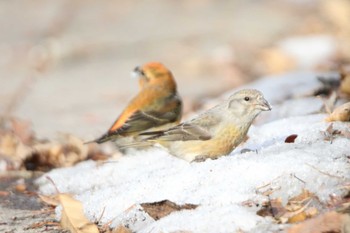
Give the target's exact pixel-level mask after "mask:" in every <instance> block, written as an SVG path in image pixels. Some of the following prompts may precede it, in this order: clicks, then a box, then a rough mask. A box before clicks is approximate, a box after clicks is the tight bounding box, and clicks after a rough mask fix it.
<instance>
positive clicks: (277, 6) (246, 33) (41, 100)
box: [0, 0, 350, 139]
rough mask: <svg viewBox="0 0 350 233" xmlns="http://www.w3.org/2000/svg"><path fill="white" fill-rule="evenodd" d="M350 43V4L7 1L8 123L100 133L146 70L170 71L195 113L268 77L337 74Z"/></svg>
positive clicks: (1, 105) (4, 95) (1, 67)
mask: <svg viewBox="0 0 350 233" xmlns="http://www.w3.org/2000/svg"><path fill="white" fill-rule="evenodd" d="M349 38H350V1H348V0H279V1H276V0H245V1H240V0H227V1H224V0H219V1H218V0H217V1H209V0H192V1H183V0H178V1H174V0H173V1H170V0H168V1H164V0H163V1H162V0H150V1H120V0H113V1H112V0H111V1H93V0H84V1H83V0H26V1H23V0H22V1H21V0H11V1H0V82H1V85H0V115H1V124H2V125H5V124H6V122H7V121H8V119H10V118H12V117H17V118H21V119H24V120H28V121H29V122H31V123H32V127H33V130H34V132H35V133H36V135H37V136H38V137H40V138H52V137H54V136H55V134H56V133H57V132H66V133H71V134H74V135H77V136H79V137H81V138H83V139H92V138H94V137H96V136H100V134H102V133H104V132H105V131H106V130H107V128H108V127H109V126H110V125H111V124H112V122H113V121H114V120H115V119H116V117H117V116H118V115H119V113H120V111H121V110H122V109H123V108H124V107H125V105H126V103H127V101H129V100H130V99H131V98H132V97H133V96H134V95H135V94H136V92H137V90H138V85H137V80H136V79H133V78H132V77H131V76H130V73H131V71H132V70H133V69H134V67H135V66H137V65H141V64H143V63H145V62H149V61H160V62H162V63H163V64H165V65H166V66H167V67H169V68H170V69H171V70H172V72H173V74H174V76H175V78H176V80H177V83H178V89H179V92H180V94H181V96H182V97H183V99H184V104H185V113H188V112H191V111H193V110H196V109H198V108H199V107H200V105H201V104H202V103H203V101H205V100H206V99H208V98H212V97H215V96H219V95H221V94H222V93H224V92H225V91H228V90H230V89H232V88H234V87H237V86H240V85H242V84H245V83H248V82H251V81H254V80H256V79H258V78H261V77H263V76H271V75H274V74H281V73H286V72H290V71H294V70H312V71H316V72H323V71H331V70H336V69H338V67H339V66H340V65H342V64H343V63H346V62H347V61H348V59H349V57H350V40H349ZM271 91H273V90H271Z"/></svg>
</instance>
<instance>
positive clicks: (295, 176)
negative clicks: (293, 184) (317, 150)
mask: <svg viewBox="0 0 350 233" xmlns="http://www.w3.org/2000/svg"><path fill="white" fill-rule="evenodd" d="M291 175H292V176H293V177H294V178H296V179H297V180H299V181H300V182H302V183H303V184H306V182H305V181H304V180H302V179H300V178H299V177H297V176H296V175H295V174H294V173H292V174H291Z"/></svg>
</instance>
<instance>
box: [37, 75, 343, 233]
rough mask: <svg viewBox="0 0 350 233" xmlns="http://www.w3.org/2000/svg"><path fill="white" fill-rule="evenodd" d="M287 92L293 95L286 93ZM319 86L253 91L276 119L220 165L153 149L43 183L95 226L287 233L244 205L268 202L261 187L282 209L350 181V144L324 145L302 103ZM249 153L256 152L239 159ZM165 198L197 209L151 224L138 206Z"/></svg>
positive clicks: (314, 117)
mask: <svg viewBox="0 0 350 233" xmlns="http://www.w3.org/2000/svg"><path fill="white" fill-rule="evenodd" d="M300 77H302V78H300ZM305 78H307V79H306V80H305ZM291 79H294V82H291ZM283 81H284V82H283ZM276 83H277V84H276ZM300 83H302V84H303V85H302V86H300ZM285 85H287V86H288V89H282V88H281V86H285ZM269 86H270V88H271V87H272V86H273V87H274V88H273V89H270V88H268V87H269ZM317 86H318V82H317V81H316V77H315V75H312V74H309V73H304V74H300V75H295V74H294V76H293V75H286V76H283V77H279V78H266V79H264V80H262V81H259V82H258V83H255V84H252V85H250V87H254V88H257V89H259V90H261V91H262V92H263V93H264V94H265V96H266V98H267V99H268V100H270V101H271V102H272V103H273V104H274V109H273V111H275V113H274V114H272V113H271V114H272V115H270V116H269V117H268V118H266V117H265V120H263V121H261V120H260V123H261V124H260V125H259V126H252V127H251V128H250V130H249V139H248V141H247V142H246V143H244V144H243V145H240V146H239V147H238V148H236V149H235V150H234V151H233V152H232V153H231V155H229V156H225V157H221V158H219V159H217V160H206V161H205V162H201V163H188V162H186V161H183V160H181V159H178V158H175V157H172V156H170V155H169V154H168V153H167V152H166V151H164V150H161V149H157V148H154V149H149V150H147V151H140V152H135V153H133V154H131V155H129V156H124V157H122V158H120V159H118V160H114V161H108V162H106V163H104V164H102V165H100V164H97V163H95V162H92V161H86V162H82V163H80V164H77V165H76V166H74V167H71V168H62V169H56V170H53V171H51V172H49V173H48V174H46V175H45V176H50V177H51V178H52V179H53V180H54V182H55V184H56V185H57V187H58V189H59V190H60V191H61V192H67V193H73V194H75V197H76V198H77V199H78V200H80V201H82V202H83V204H84V208H85V212H86V214H87V216H88V217H89V218H90V219H91V220H92V221H95V220H96V219H98V218H99V217H100V215H101V213H102V211H103V209H105V210H104V214H103V217H102V222H108V221H111V220H112V221H113V224H112V225H114V226H117V225H119V224H124V225H128V227H130V228H131V229H133V230H134V231H137V232H173V231H178V230H184V231H191V232H235V231H236V230H239V229H240V230H243V231H246V232H272V231H276V230H277V229H279V228H280V227H283V226H278V225H277V224H275V223H274V222H273V220H272V219H271V218H269V217H267V218H263V217H260V216H258V215H256V211H257V210H258V209H259V208H258V207H247V206H245V205H243V204H242V202H245V201H247V200H252V201H254V202H255V203H259V204H261V203H262V202H263V201H266V198H267V197H266V196H263V195H261V194H260V193H259V192H257V188H259V187H261V186H263V185H265V184H268V183H271V186H272V187H278V188H276V191H275V192H273V194H272V195H271V197H272V198H275V197H281V198H282V200H283V201H284V202H286V201H287V200H288V198H290V197H291V196H293V195H297V194H298V193H300V191H301V189H303V188H306V189H308V190H309V191H311V192H314V193H315V194H316V195H317V196H319V197H320V199H321V201H325V200H327V199H328V198H329V195H330V194H332V193H336V194H340V193H341V189H340V184H342V183H343V182H344V181H345V179H349V178H350V173H349V163H347V162H348V161H347V160H348V159H347V158H346V155H349V153H350V140H349V139H346V138H344V137H337V136H336V137H335V138H334V140H333V141H332V142H330V141H327V140H325V135H324V131H325V130H326V128H327V127H328V125H329V123H326V122H324V121H323V119H324V118H325V115H324V114H310V111H311V110H310V109H313V108H314V107H315V106H309V107H308V105H313V104H314V103H313V102H312V101H313V100H315V99H316V98H310V97H302V96H303V95H302V94H305V93H308V92H309V91H310V90H312V89H315V88H316V87H317ZM290 96H300V98H297V99H296V100H294V102H295V104H294V103H293V100H290V99H289V100H287V99H288V98H289V97H290ZM303 100H305V102H304V101H303ZM287 102H289V104H290V105H291V106H294V109H293V110H292V111H286V110H285V109H286V108H285V107H284V106H285V105H286V103H287ZM298 106H299V108H298ZM305 108H307V109H305ZM283 109H284V110H283ZM288 109H289V108H287V110H288ZM315 109H316V108H315ZM282 110H283V111H284V112H283V113H282V112H281V111H282ZM312 111H314V110H312ZM312 111H311V112H312ZM296 113H297V114H296ZM306 114H308V115H306ZM262 115H264V113H262ZM296 115H298V116H296ZM279 116H283V118H280V117H279ZM262 117H263V116H262ZM278 118H280V119H278ZM268 121H269V123H265V124H262V122H268ZM333 127H334V128H335V129H338V130H345V129H348V130H349V128H350V125H349V123H341V122H336V123H334V125H333ZM291 134H297V135H298V137H297V138H296V140H295V143H285V142H284V140H285V138H286V137H287V136H289V135H291ZM244 148H248V149H251V150H252V151H250V152H247V153H243V154H242V153H240V152H241V150H242V149H244ZM315 167H316V168H317V169H318V170H317V169H315ZM320 171H322V172H325V173H329V174H331V175H332V176H329V175H325V174H323V173H321V172H320ZM37 183H38V184H39V185H40V190H41V192H42V193H44V194H52V193H55V189H54V187H53V186H52V185H51V184H50V183H49V182H48V181H47V180H46V179H45V177H41V178H40V179H39V180H38V181H37ZM165 199H168V200H170V201H172V202H175V203H177V204H185V203H192V204H198V205H199V207H198V208H196V209H194V210H182V211H179V212H173V213H172V214H170V215H168V216H166V217H164V218H161V219H160V220H158V221H154V220H153V219H152V218H151V217H150V216H148V215H147V214H146V213H145V212H144V211H142V209H141V208H140V206H139V205H138V204H141V203H145V202H157V201H161V200H165ZM130 207H131V208H130ZM58 212H59V211H58Z"/></svg>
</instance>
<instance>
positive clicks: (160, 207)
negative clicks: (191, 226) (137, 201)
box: [141, 200, 198, 220]
mask: <svg viewBox="0 0 350 233" xmlns="http://www.w3.org/2000/svg"><path fill="white" fill-rule="evenodd" d="M141 206H142V208H143V209H144V211H145V212H146V213H147V214H149V215H150V216H151V217H152V218H154V219H155V220H158V219H160V218H163V217H165V216H167V215H169V214H171V213H172V212H174V211H179V210H184V209H185V210H191V209H195V208H197V206H198V205H194V204H184V205H177V204H176V203H174V202H171V201H169V200H163V201H159V202H153V203H142V204H141Z"/></svg>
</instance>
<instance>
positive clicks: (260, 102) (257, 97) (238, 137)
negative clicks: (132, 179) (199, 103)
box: [128, 89, 271, 162]
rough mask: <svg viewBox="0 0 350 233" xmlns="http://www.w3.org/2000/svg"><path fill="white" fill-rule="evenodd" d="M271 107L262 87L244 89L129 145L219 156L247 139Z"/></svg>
mask: <svg viewBox="0 0 350 233" xmlns="http://www.w3.org/2000/svg"><path fill="white" fill-rule="evenodd" d="M270 110H271V106H270V104H269V102H268V101H267V100H266V99H265V98H264V96H263V94H262V93H261V92H260V91H258V90H255V89H243V90H240V91H237V92H235V93H234V94H233V95H231V96H230V97H229V98H228V99H227V100H225V101H223V102H222V103H220V104H218V105H217V106H215V107H213V108H211V109H209V110H207V111H206V112H203V113H202V114H200V115H198V116H197V117H194V118H193V119H191V120H188V121H185V122H183V123H181V124H178V125H176V126H174V127H171V128H169V129H166V130H159V131H150V132H144V133H141V134H140V135H142V136H147V137H145V138H143V139H142V140H140V141H137V142H134V143H131V144H129V145H128V146H132V147H143V146H145V147H147V146H150V145H160V146H161V147H164V148H166V149H167V150H168V152H169V153H170V154H171V155H174V156H176V157H179V158H181V159H184V160H186V161H189V162H193V161H195V162H200V161H204V160H206V159H208V158H210V159H217V158H219V157H221V156H224V155H228V154H230V153H231V152H232V151H233V150H234V149H235V148H236V147H237V146H238V145H239V144H240V143H241V142H242V141H243V140H244V139H245V137H246V135H247V132H248V129H249V127H250V126H251V124H252V122H253V121H254V119H255V118H256V117H257V116H258V115H259V114H260V113H261V112H262V111H270Z"/></svg>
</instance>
